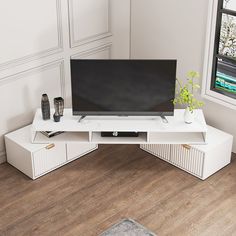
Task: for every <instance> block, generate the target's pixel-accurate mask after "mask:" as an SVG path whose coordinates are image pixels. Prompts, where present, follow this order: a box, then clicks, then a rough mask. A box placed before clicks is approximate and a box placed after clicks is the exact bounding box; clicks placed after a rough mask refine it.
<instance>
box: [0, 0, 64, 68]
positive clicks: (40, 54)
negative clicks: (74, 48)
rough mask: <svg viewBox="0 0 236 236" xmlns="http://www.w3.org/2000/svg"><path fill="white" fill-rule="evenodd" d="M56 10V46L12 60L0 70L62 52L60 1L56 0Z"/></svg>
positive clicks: (0, 65) (5, 63) (2, 65)
mask: <svg viewBox="0 0 236 236" xmlns="http://www.w3.org/2000/svg"><path fill="white" fill-rule="evenodd" d="M56 9H57V37H58V45H57V46H56V47H53V48H49V49H48V50H44V51H41V52H37V53H33V54H30V55H27V56H23V57H21V58H18V59H14V60H11V61H7V62H4V63H2V64H0V70H4V69H7V68H9V67H11V66H16V65H20V64H23V63H26V62H30V61H33V60H36V59H40V58H42V57H46V56H49V55H52V54H55V53H58V52H62V51H63V31H62V13H61V0H56Z"/></svg>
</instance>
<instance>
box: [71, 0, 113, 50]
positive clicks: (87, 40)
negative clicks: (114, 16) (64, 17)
mask: <svg viewBox="0 0 236 236" xmlns="http://www.w3.org/2000/svg"><path fill="white" fill-rule="evenodd" d="M68 4H69V5H68V9H69V28H70V35H69V37H70V47H71V48H74V47H78V46H81V45H83V44H87V43H90V42H94V41H97V40H99V39H103V38H107V37H110V36H112V33H111V3H110V0H108V31H106V32H101V33H99V34H95V35H91V36H89V37H85V38H82V39H79V40H76V39H75V35H74V26H75V23H74V16H73V8H74V7H73V0H69V1H68Z"/></svg>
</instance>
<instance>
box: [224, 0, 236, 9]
mask: <svg viewBox="0 0 236 236" xmlns="http://www.w3.org/2000/svg"><path fill="white" fill-rule="evenodd" d="M224 8H225V9H229V10H232V11H236V1H235V0H224Z"/></svg>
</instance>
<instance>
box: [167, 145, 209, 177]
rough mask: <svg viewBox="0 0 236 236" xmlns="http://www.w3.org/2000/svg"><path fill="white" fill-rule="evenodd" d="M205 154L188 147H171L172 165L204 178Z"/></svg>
mask: <svg viewBox="0 0 236 236" xmlns="http://www.w3.org/2000/svg"><path fill="white" fill-rule="evenodd" d="M204 155H205V154H204V152H202V151H199V150H198V149H196V148H193V147H191V146H188V145H171V160H170V161H171V163H173V164H174V165H176V166H178V167H180V168H181V169H184V170H186V171H188V172H190V173H192V174H194V175H196V176H198V177H202V171H203V161H204Z"/></svg>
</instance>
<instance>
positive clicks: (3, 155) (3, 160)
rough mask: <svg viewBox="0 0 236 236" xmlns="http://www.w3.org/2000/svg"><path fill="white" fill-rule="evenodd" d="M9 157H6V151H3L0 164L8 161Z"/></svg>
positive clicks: (0, 155) (0, 154)
mask: <svg viewBox="0 0 236 236" xmlns="http://www.w3.org/2000/svg"><path fill="white" fill-rule="evenodd" d="M6 160H7V158H6V152H5V151H1V152H0V164H2V163H4V162H6Z"/></svg>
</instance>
